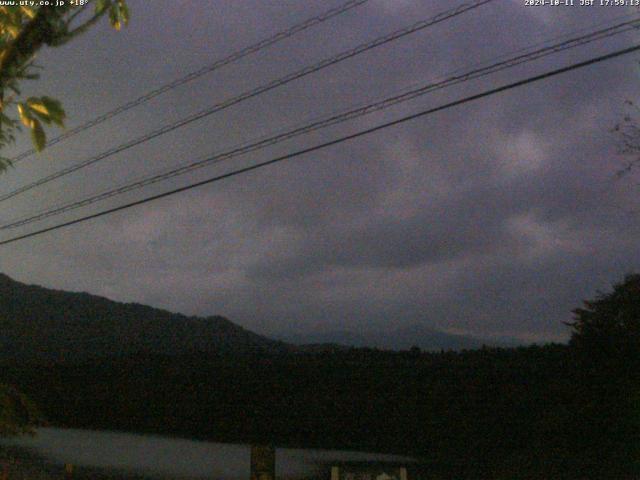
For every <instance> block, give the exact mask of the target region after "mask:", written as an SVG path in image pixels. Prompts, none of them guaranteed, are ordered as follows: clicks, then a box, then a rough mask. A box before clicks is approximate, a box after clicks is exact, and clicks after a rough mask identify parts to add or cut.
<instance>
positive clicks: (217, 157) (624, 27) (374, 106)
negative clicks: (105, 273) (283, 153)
mask: <svg viewBox="0 0 640 480" xmlns="http://www.w3.org/2000/svg"><path fill="white" fill-rule="evenodd" d="M639 25H640V19H639V18H637V17H636V18H635V19H633V20H628V21H626V22H622V23H619V24H617V25H613V26H609V27H606V28H603V29H600V30H597V31H595V32H591V33H588V34H586V35H582V36H579V37H575V38H571V39H568V40H565V41H563V42H559V43H557V44H555V45H550V46H547V47H543V48H541V49H538V50H535V51H531V52H528V53H525V54H520V55H515V56H513V57H511V58H507V59H505V60H503V61H500V62H496V63H493V64H490V65H487V66H484V67H480V68H476V69H473V70H471V71H467V72H464V73H462V74H458V75H453V76H451V77H448V78H445V79H443V80H440V81H437V82H433V83H429V84H426V85H423V86H420V87H419V88H415V89H412V90H409V91H406V92H404V93H401V94H399V95H395V96H392V97H389V98H386V99H383V100H380V101H377V102H375V103H371V104H368V105H365V106H362V107H359V108H355V109H352V110H348V111H346V112H342V113H340V114H336V115H332V116H330V117H328V118H324V119H321V120H318V121H314V122H311V123H310V124H307V125H304V126H302V127H298V128H295V129H293V130H289V131H285V132H283V133H279V134H276V135H274V136H269V137H266V138H263V139H260V140H258V141H254V142H253V143H249V144H245V145H242V146H239V147H235V148H233V149H231V150H230V151H227V152H224V153H218V154H214V155H212V156H207V157H204V158H201V159H199V160H196V161H193V162H191V163H188V164H186V165H183V166H181V167H178V168H173V169H170V170H167V171H165V172H162V173H159V174H155V175H152V176H149V177H144V178H141V179H139V180H136V181H133V182H129V183H127V184H125V185H121V186H119V187H116V188H112V189H109V190H106V191H104V192H101V193H99V194H95V195H93V196H90V197H87V198H84V199H81V200H76V201H73V202H68V203H66V204H63V205H58V206H56V207H54V208H50V209H46V210H44V211H41V212H38V213H36V214H32V215H30V216H27V217H23V218H21V219H18V220H13V221H11V222H10V223H8V224H5V225H2V226H0V230H6V229H9V228H16V227H21V226H24V225H27V224H30V223H33V222H36V221H39V220H43V219H45V218H49V217H52V216H56V215H60V214H62V213H66V212H69V211H72V210H75V209H78V208H81V207H85V206H88V205H91V204H93V203H96V202H98V201H101V200H105V199H107V198H111V197H114V196H116V195H120V194H123V193H126V192H129V191H132V190H137V189H139V188H142V187H145V186H148V185H152V184H154V183H157V182H160V181H163V180H167V179H169V178H172V177H175V176H178V175H182V174H185V173H188V172H190V171H193V170H195V169H198V168H202V167H205V166H208V165H211V164H213V163H219V162H221V161H224V160H229V159H231V158H234V157H237V156H241V155H244V154H247V153H250V152H254V151H256V150H261V149H263V148H266V147H268V146H272V145H275V144H277V143H280V142H283V141H285V140H289V139H291V138H294V137H297V136H300V135H303V134H307V133H310V132H312V131H316V130H319V129H322V128H326V127H329V126H333V125H336V124H338V123H342V122H345V121H348V120H353V119H355V118H358V117H361V116H364V115H367V114H370V113H373V112H377V111H380V110H383V109H386V108H389V107H391V106H393V105H396V104H398V103H401V102H406V101H408V100H412V99H414V98H417V97H419V96H422V95H425V94H427V93H431V92H433V91H436V90H440V89H443V88H447V87H450V86H453V85H456V84H459V83H463V82H466V81H469V80H473V79H477V78H481V77H484V76H486V75H489V74H493V73H496V72H499V71H502V70H505V69H508V68H513V67H515V66H518V65H521V64H524V63H528V62H531V61H533V60H538V59H540V58H543V57H546V56H548V55H551V54H555V53H558V52H560V51H564V50H567V49H570V48H575V47H578V46H582V45H585V44H588V43H591V42H594V41H597V40H602V39H604V38H609V37H611V36H613V35H618V34H621V33H624V32H627V31H629V30H632V29H636V28H637V27H638V26H639ZM501 58H502V57H501Z"/></svg>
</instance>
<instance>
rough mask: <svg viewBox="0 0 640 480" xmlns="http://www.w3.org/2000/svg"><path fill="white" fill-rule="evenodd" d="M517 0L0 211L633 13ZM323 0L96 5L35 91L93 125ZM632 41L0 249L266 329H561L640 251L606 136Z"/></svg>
mask: <svg viewBox="0 0 640 480" xmlns="http://www.w3.org/2000/svg"><path fill="white" fill-rule="evenodd" d="M338 3H339V2H337V1H336V2H331V3H330V4H331V5H334V4H336V5H337V4H338ZM522 3H523V2H519V1H507V0H502V1H501V0H498V1H497V2H496V3H495V4H493V5H488V6H485V7H482V8H481V9H478V10H477V11H475V12H474V13H473V14H468V15H465V16H462V17H459V18H457V19H455V20H453V21H451V22H447V23H444V24H442V25H439V26H436V27H434V28H432V29H429V30H427V31H425V32H422V33H418V34H415V35H412V36H410V37H407V38H405V39H403V40H400V41H398V42H396V43H394V44H390V45H387V46H385V47H382V48H380V49H379V50H376V51H374V52H370V53H368V54H366V55H363V56H362V57H359V58H356V59H353V60H350V61H348V62H345V63H343V64H340V65H336V66H334V67H331V68H329V69H327V70H325V71H323V72H321V73H319V74H315V75H313V76H310V77H308V78H306V79H305V80H303V81H299V82H294V83H292V84H290V85H289V86H287V88H286V89H281V90H277V91H273V92H271V93H270V94H268V95H264V96H261V97H259V98H258V99H255V100H252V101H249V102H246V103H245V104H242V105H238V106H237V107H235V108H233V109H231V110H229V111H226V112H225V113H224V114H221V115H216V116H214V117H210V118H208V119H206V120H203V121H200V122H197V123H196V124H193V125H190V126H188V127H185V128H183V129H181V130H179V131H176V132H173V133H171V134H169V135H167V136H165V137H162V138H160V139H158V140H155V141H153V142H150V143H149V144H145V145H144V146H140V147H136V148H134V149H131V150H130V151H128V152H126V153H125V154H121V155H117V156H115V157H114V158H112V159H110V160H109V161H108V162H104V163H103V164H101V165H99V166H95V167H92V169H87V170H86V171H83V172H82V174H81V175H77V176H75V177H70V178H67V179H65V180H64V181H60V182H59V183H55V184H51V185H48V186H47V188H45V189H42V190H41V191H39V192H33V194H30V195H25V196H24V198H22V199H20V202H16V203H13V204H11V205H10V206H9V207H8V209H7V210H6V211H5V212H3V215H6V217H7V218H9V217H11V216H12V215H14V214H18V213H21V212H23V211H25V212H26V211H29V209H34V208H35V209H39V208H42V206H43V204H47V203H48V202H54V203H55V202H57V201H66V200H68V199H72V198H81V197H82V196H83V195H85V194H89V193H91V192H94V191H96V190H98V189H103V188H107V187H109V186H111V185H113V184H114V183H115V184H117V183H119V182H122V181H125V180H127V179H130V178H132V177H135V176H144V175H148V174H149V173H151V172H155V171H157V170H160V169H162V168H166V167H170V166H172V165H178V164H180V163H182V162H186V161H189V160H190V159H193V158H195V157H198V156H199V155H201V154H206V153H210V152H212V151H221V150H224V149H225V148H229V147H230V146H231V145H234V144H236V143H239V142H245V141H247V140H249V139H252V138H255V137H260V136H262V135H266V134H269V133H273V132H277V131H280V130H283V129H286V128H290V127H293V126H296V125H299V124H300V123H302V122H307V121H309V119H313V118H318V117H322V116H323V115H326V114H328V113H332V112H335V111H340V110H343V109H345V108H347V107H349V106H351V105H357V104H362V103H364V102H368V101H371V100H375V99H379V98H382V97H385V96H388V95H390V94H392V93H396V92H397V91H399V90H401V89H404V88H407V87H409V86H412V85H413V86H415V85H419V84H422V83H425V82H427V81H429V80H430V79H436V78H438V77H439V76H442V75H443V74H445V73H447V72H451V71H452V70H456V69H459V68H463V67H467V68H469V67H471V66H472V65H473V64H475V63H477V62H481V61H485V60H487V59H490V58H495V57H496V56H498V55H499V54H503V53H504V52H508V51H512V50H516V49H518V48H522V47H525V46H531V45H533V44H537V43H539V42H541V41H543V40H548V39H550V38H555V37H559V36H561V35H565V34H566V33H567V32H569V31H572V30H576V29H580V28H583V29H584V28H586V27H588V26H590V25H593V24H596V23H602V22H604V21H605V20H607V19H612V18H613V17H615V16H619V15H621V13H622V10H617V11H613V10H611V9H608V10H607V9H598V8H597V7H594V8H593V9H586V8H582V9H581V8H578V7H576V8H573V9H572V8H564V9H558V8H556V9H554V8H551V7H549V8H538V9H527V8H525V7H524V6H523V5H522ZM330 4H329V2H318V3H317V4H313V5H311V4H309V3H308V2H286V3H281V2H257V1H249V0H245V1H236V2H215V3H214V2H208V1H202V2H196V1H189V2H177V1H176V2H160V1H158V2H153V3H147V2H134V1H132V2H131V9H132V11H133V12H134V14H135V15H134V19H133V21H132V25H131V26H130V27H129V29H128V30H126V31H124V32H120V33H117V34H116V33H114V32H111V31H109V30H108V28H106V27H105V26H101V27H100V28H98V29H96V30H95V31H93V32H91V33H89V34H88V35H87V36H85V37H83V38H82V39H81V40H79V41H78V42H76V43H75V44H74V45H73V46H69V47H68V48H65V49H63V50H58V51H49V52H46V53H45V54H44V55H43V56H42V63H43V64H44V65H45V66H46V72H47V73H46V76H45V79H44V80H43V81H42V82H41V83H39V84H38V86H37V87H38V88H37V89H35V90H34V91H39V90H42V91H46V92H47V93H51V94H53V95H55V96H58V97H60V98H61V99H62V100H63V101H64V103H65V105H66V106H67V108H68V110H69V111H70V112H71V118H72V122H71V123H72V124H76V123H80V122H81V121H84V120H87V119H90V118H92V117H93V116H95V115H96V114H97V113H99V112H103V111H106V110H108V109H109V108H112V107H113V106H114V105H117V104H119V103H122V101H123V100H127V99H130V98H135V97H136V96H137V95H139V94H141V93H144V92H145V91H146V90H148V89H150V88H152V87H155V86H157V85H159V84H161V83H163V82H166V81H169V80H171V79H173V78H175V77H177V76H180V75H182V74H184V73H186V72H188V71H190V70H192V69H197V68H199V67H200V66H202V65H203V64H205V63H208V62H210V61H211V60H212V59H214V58H219V57H221V56H223V55H225V54H228V53H229V52H231V51H233V50H234V49H237V48H241V47H242V46H244V45H246V44H248V43H250V42H252V41H255V40H257V39H259V38H261V37H264V36H265V35H268V34H270V33H272V32H274V31H276V30H279V29H282V28H285V27H286V26H288V25H291V24H292V23H294V22H296V21H300V20H302V19H304V18H306V17H307V16H308V15H309V14H310V13H311V12H320V11H322V10H323V9H324V8H328V7H329V5H330ZM212 5H215V8H214V7H212ZM452 6H453V5H452V3H451V2H448V1H440V2H428V4H427V2H414V1H408V0H407V1H399V0H398V1H391V0H388V1H387V0H372V1H371V2H370V4H368V5H367V6H365V7H361V8H360V9H357V10H355V11H354V12H352V13H351V14H348V15H345V16H343V17H341V18H339V19H336V20H335V21H333V22H332V23H330V24H327V25H324V26H322V27H318V28H315V29H313V30H310V31H308V32H305V33H304V34H302V35H300V37H297V38H296V39H295V40H293V41H287V42H285V43H283V44H282V45H280V46H279V47H277V48H273V49H270V50H268V51H266V52H262V53H260V54H258V55H256V56H255V57H252V58H250V59H246V60H245V61H243V62H240V63H239V64H238V65H234V66H230V67H228V68H227V69H225V70H222V71H220V72H216V73H215V74H213V75H211V76H208V77H206V78H204V79H200V80H198V81H196V82H193V83H192V84H189V85H188V86H187V87H185V88H181V89H177V90H175V91H173V92H172V93H171V94H169V95H165V96H163V97H161V98H158V99H156V100H154V101H153V102H150V103H149V104H146V105H144V106H143V107H141V108H139V109H137V110H135V111H131V112H128V113H127V114H125V115H122V116H121V117H118V120H117V121H114V122H111V123H109V124H105V126H104V127H100V128H99V129H96V131H91V132H87V133H86V134H83V135H79V136H78V138H77V139H74V140H73V141H70V142H68V143H65V144H64V146H59V147H55V148H52V149H51V150H50V151H49V152H48V153H46V154H45V155H44V158H43V159H42V160H38V161H36V160H34V161H32V162H30V163H27V162H25V164H24V166H23V165H21V166H20V167H19V168H17V169H16V172H12V173H11V174H10V175H7V176H6V177H5V178H4V179H3V180H4V181H5V182H7V184H8V185H11V186H14V185H20V184H22V183H24V181H26V180H27V179H29V178H32V176H33V175H38V176H41V175H42V174H43V173H48V172H51V171H55V170H56V169H58V168H60V167H61V166H64V165H67V164H71V163H73V162H75V161H79V160H80V159H83V158H85V157H86V156H87V155H90V154H95V153H97V152H100V151H102V150H104V149H106V148H108V147H109V146H111V145H113V144H114V143H115V142H122V141H126V140H127V139H130V138H135V137H136V136H137V135H139V134H140V133H142V132H146V131H149V130H152V129H154V128H157V127H158V126H160V125H163V124H165V123H166V122H169V121H172V120H176V119H179V118H181V117H183V116H185V115H187V114H189V113H192V112H193V111H196V110H199V109H201V108H204V107H205V106H208V105H211V104H213V103H215V102H217V101H220V100H221V99H224V98H226V97H228V96H230V95H236V94H238V93H240V92H242V91H244V90H246V89H247V88H252V87H254V86H256V85H259V84H261V83H264V82H266V81H269V80H271V79H273V78H277V77H278V76H281V75H283V74H285V73H288V72H290V71H293V70H295V69H297V68H300V67H301V66H304V65H307V64H309V63H313V62H315V61H318V60H320V59H322V58H324V57H325V56H327V55H331V54H333V53H336V52H339V51H341V50H343V49H345V48H347V47H348V46H353V45H355V44H357V43H359V42H363V41H367V40H370V39H371V38H373V37H374V36H376V35H380V34H383V33H387V32H389V31H391V30H394V29H396V28H400V27H402V26H405V25H407V24H409V23H412V22H414V21H417V20H419V19H422V18H426V17H428V16H429V15H433V14H435V13H437V12H439V11H442V10H445V9H447V8H451V7H452ZM634 40H636V41H637V34H629V35H627V36H626V37H625V38H620V39H618V40H616V41H611V42H608V43H607V44H606V45H605V46H596V45H593V46H590V47H588V48H584V49H581V50H577V51H572V52H568V53H565V54H563V55H561V56H558V57H554V58H549V59H545V60H542V61H538V62H536V63H533V64H531V65H527V66H523V67H519V68H517V69H514V70H509V71H507V72H502V73H501V74H499V75H496V76H494V77H490V78H487V79H484V80H478V81H474V82H469V83H468V84H464V85H461V86H459V87H455V88H452V89H447V90H444V91H442V92H438V93H437V94H434V95H430V96H428V97H425V98H424V99H419V100H417V101H415V102H411V103H410V104H406V105H400V106H398V107H395V108H394V109H392V110H390V111H388V112H384V113H381V114H376V115H374V116H372V117H371V118H369V117H367V118H363V119H360V120H357V121H355V122H353V123H351V124H348V125H346V124H345V125H341V126H338V127H333V128H332V129H329V130H328V131H327V132H319V133H315V134H313V135H312V136H310V137H309V139H301V140H296V141H292V142H289V143H287V144H284V145H282V146H277V147H274V148H271V149H269V150H268V151H267V152H266V153H265V154H253V155H250V156H248V157H247V159H245V160H238V161H239V162H244V163H243V164H248V163H251V162H253V161H257V160H261V159H264V158H269V157H270V156H275V155H277V154H281V153H286V152H288V151H291V150H294V149H297V148H301V147H303V146H305V145H309V144H313V143H319V142H321V141H323V140H327V139H329V138H332V137H335V136H339V135H343V134H346V133H350V132H354V131H356V130H357V129H359V128H364V127H366V126H370V125H373V124H376V123H378V122H382V121H383V120H388V119H392V118H397V117H398V116H401V115H403V114H407V113H411V112H415V111H417V110H419V109H423V108H429V107H433V106H435V105H438V104H441V103H444V102H446V101H450V100H452V99H455V98H459V97H461V96H463V95H465V94H471V93H475V92H477V91H479V90H481V89H488V88H492V87H495V86H496V85H499V84H501V83H506V82H509V81H513V80H514V79H516V78H524V77H525V76H527V75H531V74H534V73H538V72H540V71H543V70H545V69H551V68H554V67H557V66H559V65H563V64H566V63H568V62H570V61H577V60H581V59H585V58H588V57H590V56H592V55H595V54H597V53H601V52H604V51H610V50H613V49H614V48H616V47H620V46H627V45H628V44H629V43H630V42H631V41H634ZM635 62H636V58H634V57H629V58H624V59H621V60H616V61H613V62H609V63H607V64H602V65H598V66H594V67H589V68H588V69H584V70H581V71H579V72H573V73H570V74H567V75H565V76H563V77H559V78H556V79H552V80H548V81H545V82H543V83H540V84H536V85H531V86H526V87H523V88H521V89H518V90H514V91H512V92H508V93H504V94H501V95H498V96H493V97H490V98H487V99H484V100H481V101H478V102H474V103H473V104H469V105H466V106H463V107H459V108H455V109H451V110H447V111H445V112H440V113H438V114H436V115H433V116H431V117H427V118H425V119H423V120H419V121H416V122H412V123H408V124H405V125H403V126H401V127H396V128H393V129H389V130H386V131H384V132H380V133H378V134H376V135H373V136H368V137H365V138H362V139H360V140H357V141H354V142H349V143H345V144H342V145H339V146H336V147H332V148H330V149H327V150H324V151H322V152H317V153H314V154H313V155H308V156H305V157H301V158H299V159H297V160H295V161H287V162H285V163H282V164H279V165H277V166H273V167H269V168H266V169H264V170H260V171H255V172H253V173H250V174H247V175H244V176H241V177H235V178H233V179H229V180H227V181H224V182H221V183H219V184H216V185H215V186H211V187H207V188H204V189H199V190H194V191H192V192H189V193H187V194H183V195H180V196H176V197H172V198H168V199H165V200H162V201H159V202H157V203H153V204H149V205H146V206H144V207H140V208H136V209H132V210H130V211H128V212H125V213H121V214H117V215H114V216H112V217H107V218H103V219H101V220H99V221H94V222H91V223H87V224H85V225H83V226H79V227H74V228H72V229H68V230H62V231H58V232H56V233H55V234H50V235H46V236H42V237H39V238H37V239H33V240H29V241H28V242H24V243H19V244H14V245H12V246H9V247H8V248H10V249H11V250H10V253H6V254H5V255H4V256H3V260H2V262H3V264H2V268H3V270H4V271H5V272H6V273H7V274H9V275H13V276H15V277H16V278H17V279H19V280H22V281H28V282H31V283H40V284H45V285H47V286H51V287H55V288H60V289H72V290H86V291H90V292H92V293H98V294H103V295H107V296H109V297H111V298H114V299H118V300H126V301H137V302H142V303H150V304H152V305H154V306H159V307H164V308H169V309H171V310H178V311H182V312H185V313H194V314H201V315H209V314H217V313H219V314H224V315H228V316H229V317H230V318H231V319H232V320H234V321H237V322H239V323H241V324H242V325H243V326H245V327H247V328H253V329H256V330H258V331H260V332H265V333H274V332H281V331H283V330H292V329H295V330H297V331H305V330H312V329H323V328H333V327H336V326H339V327H341V328H347V329H348V328H354V329H355V328H367V327H376V328H379V327H385V326H388V325H389V324H390V323H393V324H398V325H401V324H412V323H416V322H418V323H424V324H425V325H428V326H435V327H438V328H444V329H450V330H452V331H470V332H474V333H477V334H496V335H499V334H505V335H516V336H521V337H523V338H527V339H557V338H561V337H562V336H563V335H566V328H565V327H564V326H563V324H562V323H561V322H562V321H564V320H568V319H569V318H570V310H571V309H572V308H575V307H576V306H577V305H578V303H579V301H580V300H581V299H583V298H587V297H589V296H592V295H593V293H594V292H595V290H596V289H606V288H608V286H609V285H610V284H611V283H612V282H614V281H616V280H618V279H620V278H621V276H622V275H623V274H624V273H625V272H627V271H631V270H634V269H637V268H638V267H640V265H639V262H640V254H639V253H640V252H638V247H637V245H640V228H639V224H640V222H639V220H638V217H634V216H630V215H629V214H628V213H627V210H628V207H631V206H633V205H636V206H637V203H638V192H637V190H634V189H633V187H632V183H631V182H629V181H627V182H626V183H624V182H615V181H612V176H613V173H614V172H615V169H616V168H617V166H618V165H619V163H620V158H619V157H618V156H616V148H615V141H614V138H612V136H611V135H610V134H609V133H608V130H609V129H610V127H611V126H612V125H613V124H614V123H615V122H616V121H617V120H618V119H619V118H620V115H621V114H622V113H621V110H623V102H624V99H625V98H630V97H631V98H633V97H634V96H637V94H638V82H640V78H638V75H637V63H635ZM79 65H82V66H81V67H80V66H79ZM70 71H74V75H70V74H69V72H70ZM33 88H35V87H33ZM23 145H24V144H23ZM46 159H49V160H50V162H49V163H47V162H45V161H43V160H46ZM232 165H233V163H231V164H230V165H229V166H226V165H220V166H216V167H210V168H207V169H204V170H201V171H197V172H194V173H193V174H190V176H188V177H186V178H184V179H180V178H178V179H174V180H172V181H171V182H168V183H167V184H166V185H158V186H155V187H153V188H151V189H149V190H146V191H145V192H147V193H150V192H156V191H162V190H164V189H168V188H169V187H170V186H178V185H183V184H186V183H187V182H188V181H194V180H198V179H201V178H204V177H206V176H207V175H210V174H213V173H215V172H222V171H225V169H227V168H229V167H230V166H232ZM127 198H130V199H133V198H136V195H131V196H129V197H127ZM117 203H119V201H112V203H109V205H115V204H117ZM5 248H7V247H5ZM7 252H9V250H7Z"/></svg>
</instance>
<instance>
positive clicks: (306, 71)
mask: <svg viewBox="0 0 640 480" xmlns="http://www.w3.org/2000/svg"><path fill="white" fill-rule="evenodd" d="M493 1H495V0H476V1H475V2H471V3H465V4H462V5H460V6H458V7H455V8H453V9H450V10H447V11H445V12H441V13H439V14H437V15H435V16H433V17H431V18H429V19H427V20H423V21H420V22H417V23H414V24H413V25H410V26H409V27H406V28H403V29H400V30H396V31H395V32H392V33H390V34H388V35H384V36H382V37H378V38H376V39H375V40H373V41H371V42H368V43H364V44H361V45H358V46H357V47H355V48H352V49H349V50H346V51H344V52H341V53H339V54H337V55H334V56H332V57H329V58H326V59H324V60H322V61H320V62H318V63H316V64H314V65H310V66H307V67H304V68H302V69H301V70H298V71H296V72H294V73H291V74H288V75H286V76H284V77H281V78H279V79H277V80H273V81H271V82H269V83H268V84H266V85H262V86H260V87H257V88H255V89H253V90H249V91H247V92H244V93H242V94H240V95H238V96H235V97H232V98H230V99H228V100H225V101H223V102H221V103H217V104H215V105H213V106H211V107H209V108H207V109H204V110H201V111H200V112H197V113H195V114H192V115H189V116H188V117H185V118H183V119H181V120H178V121H176V122H173V123H170V124H168V125H165V126H164V127H161V128H159V129H156V130H154V131H152V132H150V133H147V134H145V135H142V136H140V137H138V138H136V139H134V140H131V141H129V142H126V143H123V144H120V145H118V146H116V147H113V148H111V149H109V150H107V151H105V152H102V153H101V154H98V155H96V156H94V157H91V158H89V159H87V160H84V161H82V162H80V163H77V164H75V165H71V166H69V167H67V168H64V169H62V170H60V171H58V172H56V173H53V174H51V175H48V176H46V177H43V178H41V179H39V180H36V181H34V182H32V183H29V184H27V185H24V186H22V187H19V188H17V189H16V190H13V191H11V192H9V193H6V194H4V195H1V196H0V202H2V201H5V200H8V199H10V198H13V197H15V196H16V195H19V194H21V193H24V192H26V191H29V190H31V189H33V188H36V187H39V186H41V185H44V184H46V183H49V182H51V181H53V180H56V179H58V178H61V177H64V176H66V175H69V174H71V173H73V172H76V171H78V170H80V169H82V168H85V167H88V166H89V165H93V164H94V163H97V162H99V161H101V160H104V159H105V158H108V157H111V156H112V155H115V154H117V153H120V152H123V151H125V150H128V149H129V148H132V147H134V146H136V145H140V144H142V143H145V142H148V141H150V140H152V139H154V138H156V137H159V136H161V135H164V134H166V133H169V132H171V131H173V130H176V129H178V128H180V127H183V126H185V125H188V124H190V123H192V122H195V121H196V120H200V119H202V118H205V117H207V116H209V115H212V114H214V113H216V112H219V111H221V110H224V109H226V108H229V107H231V106H233V105H236V104H238V103H240V102H243V101H245V100H248V99H250V98H253V97H257V96H258V95H261V94H263V93H266V92H268V91H270V90H273V89H275V88H278V87H281V86H283V85H286V84H288V83H290V82H292V81H294V80H297V79H300V78H302V77H305V76H307V75H310V74H312V73H315V72H317V71H319V70H322V69H324V68H327V67H329V66H331V65H335V64H337V63H340V62H342V61H344V60H347V59H349V58H352V57H355V56H356V55H360V54H362V53H364V52H367V51H369V50H372V49H374V48H377V47H380V46H382V45H385V44H387V43H390V42H392V41H394V40H397V39H399V38H402V37H405V36H407V35H409V34H412V33H415V32H417V31H420V30H423V29H425V28H427V27H430V26H432V25H435V24H437V23H440V22H443V21H445V20H448V19H451V18H453V17H456V16H458V15H461V14H463V13H465V12H467V11H470V10H473V9H475V8H478V7H480V6H482V5H484V4H486V3H490V2H493Z"/></svg>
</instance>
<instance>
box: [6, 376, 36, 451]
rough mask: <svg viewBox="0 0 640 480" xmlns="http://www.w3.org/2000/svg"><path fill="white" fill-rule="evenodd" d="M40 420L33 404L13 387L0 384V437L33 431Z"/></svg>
mask: <svg viewBox="0 0 640 480" xmlns="http://www.w3.org/2000/svg"><path fill="white" fill-rule="evenodd" d="M40 422H41V416H40V413H39V411H38V409H37V408H36V406H35V404H34V403H33V402H32V401H31V400H29V398H27V397H26V396H25V395H24V394H22V393H20V392H19V391H18V390H16V389H15V388H13V387H11V386H8V385H3V384H0V438H1V437H7V436H13V435H20V434H31V433H33V427H34V426H35V425H37V424H38V423H40Z"/></svg>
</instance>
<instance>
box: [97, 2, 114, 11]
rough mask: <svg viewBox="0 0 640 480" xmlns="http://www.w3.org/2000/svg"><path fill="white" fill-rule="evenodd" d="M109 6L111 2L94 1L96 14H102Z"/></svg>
mask: <svg viewBox="0 0 640 480" xmlns="http://www.w3.org/2000/svg"><path fill="white" fill-rule="evenodd" d="M110 4H111V2H110V1H109V0H97V1H96V13H98V14H100V13H102V12H104V11H105V10H106V9H107V8H108V7H109V5H110Z"/></svg>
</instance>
